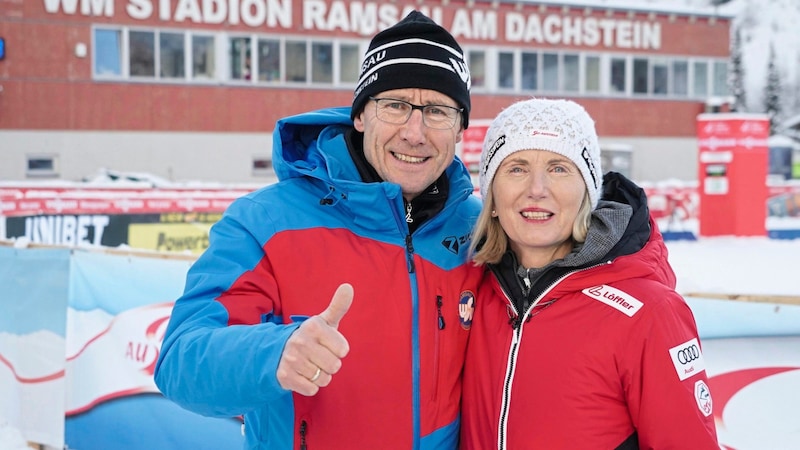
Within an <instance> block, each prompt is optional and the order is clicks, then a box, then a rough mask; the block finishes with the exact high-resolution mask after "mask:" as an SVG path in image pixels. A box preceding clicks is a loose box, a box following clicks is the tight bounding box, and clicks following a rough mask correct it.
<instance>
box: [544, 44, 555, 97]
mask: <svg viewBox="0 0 800 450" xmlns="http://www.w3.org/2000/svg"><path fill="white" fill-rule="evenodd" d="M542 89H543V90H545V91H557V90H558V55H557V54H555V53H545V54H543V55H542Z"/></svg>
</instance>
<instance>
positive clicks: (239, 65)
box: [230, 37, 251, 80]
mask: <svg viewBox="0 0 800 450" xmlns="http://www.w3.org/2000/svg"><path fill="white" fill-rule="evenodd" d="M230 51H231V54H230V57H231V79H232V80H249V79H250V77H251V73H250V70H251V64H250V38H246V37H239V38H231V50H230Z"/></svg>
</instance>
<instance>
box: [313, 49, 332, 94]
mask: <svg viewBox="0 0 800 450" xmlns="http://www.w3.org/2000/svg"><path fill="white" fill-rule="evenodd" d="M311 81H312V82H313V83H328V84H330V83H333V44H323V43H321V42H314V43H312V44H311Z"/></svg>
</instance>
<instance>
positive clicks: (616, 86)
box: [610, 58, 627, 93]
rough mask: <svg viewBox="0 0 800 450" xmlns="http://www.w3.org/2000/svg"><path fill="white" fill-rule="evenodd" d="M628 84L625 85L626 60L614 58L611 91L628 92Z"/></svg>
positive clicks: (612, 60)
mask: <svg viewBox="0 0 800 450" xmlns="http://www.w3.org/2000/svg"><path fill="white" fill-rule="evenodd" d="M626 86H627V83H625V59H623V58H612V59H611V86H610V87H611V91H612V92H622V93H624V92H626V90H627V89H626Z"/></svg>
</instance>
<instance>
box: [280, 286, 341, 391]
mask: <svg viewBox="0 0 800 450" xmlns="http://www.w3.org/2000/svg"><path fill="white" fill-rule="evenodd" d="M352 303H353V286H351V285H349V284H347V283H344V284H341V285H339V288H338V289H336V292H335V293H334V294H333V298H331V302H330V304H329V305H328V307H327V308H326V309H325V311H322V312H321V313H320V314H319V315H317V316H312V317H309V318H308V319H306V320H305V321H304V322H303V323H302V324H301V325H300V327H299V328H298V329H297V330H295V332H294V333H292V336H291V337H290V338H289V340H288V341H286V346H285V347H284V348H283V354H282V355H281V360H280V362H279V363H278V372H277V376H278V382H279V383H280V385H281V387H283V388H284V389H288V390H292V391H295V392H297V393H299V394H303V395H307V396H311V395H315V394H316V393H317V392H318V391H319V388H321V387H325V386H327V385H328V384H329V383H330V382H331V379H332V377H333V375H334V374H335V373H336V372H338V371H339V369H340V368H341V367H342V358H344V357H345V356H346V355H347V352H348V351H350V345H349V344H348V343H347V339H345V337H344V336H343V335H342V334H341V333H339V330H338V328H339V322H341V320H342V318H343V317H344V315H345V314H347V311H348V310H349V309H350V305H351V304H352Z"/></svg>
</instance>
